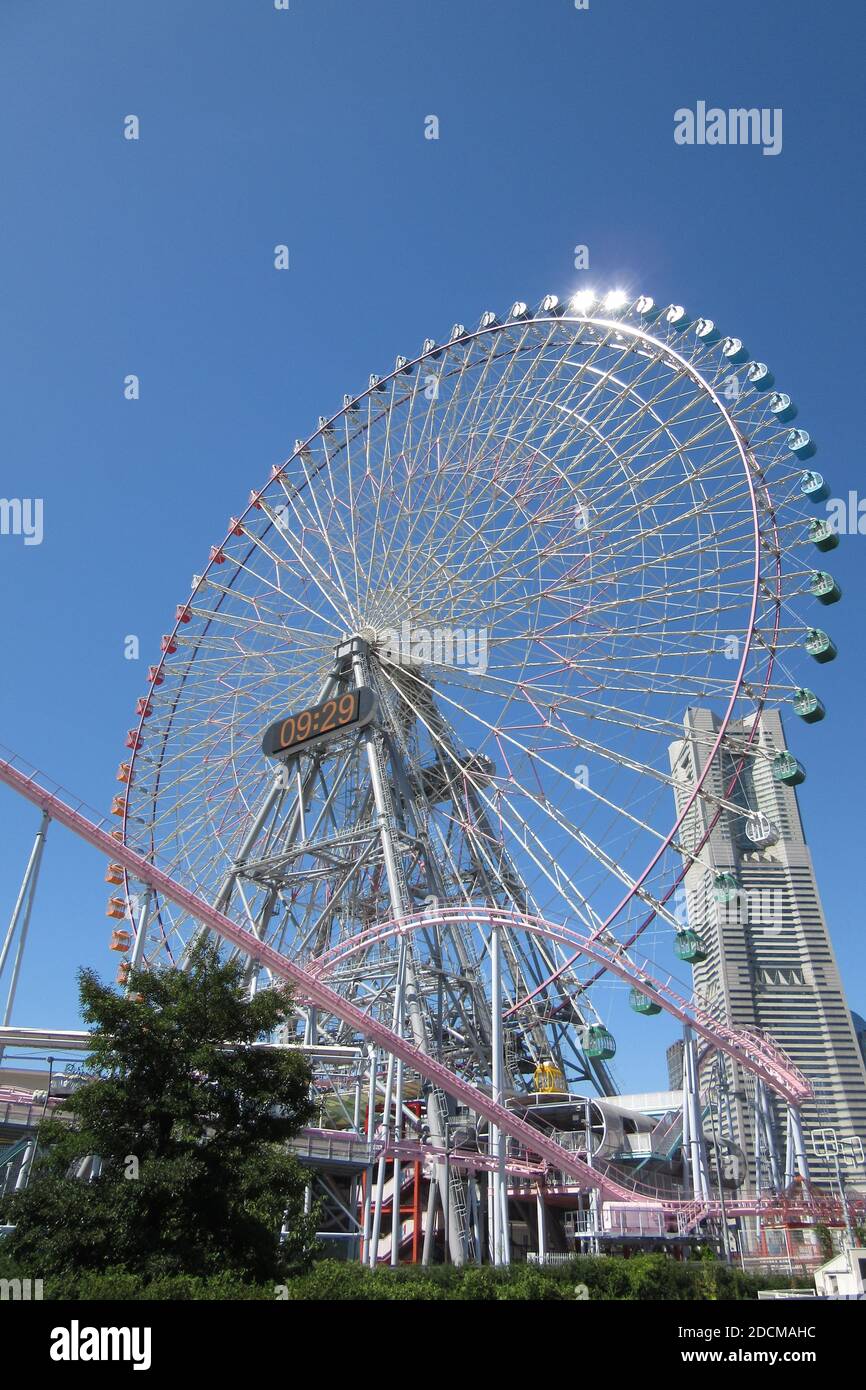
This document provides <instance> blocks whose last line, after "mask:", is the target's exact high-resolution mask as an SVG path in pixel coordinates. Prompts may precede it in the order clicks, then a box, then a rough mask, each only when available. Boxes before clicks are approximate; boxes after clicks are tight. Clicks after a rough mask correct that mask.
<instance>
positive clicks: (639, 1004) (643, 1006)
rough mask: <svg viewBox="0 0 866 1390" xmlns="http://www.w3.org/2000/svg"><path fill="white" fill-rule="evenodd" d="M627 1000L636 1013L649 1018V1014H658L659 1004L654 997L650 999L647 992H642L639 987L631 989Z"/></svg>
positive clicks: (659, 1011) (660, 1009)
mask: <svg viewBox="0 0 866 1390" xmlns="http://www.w3.org/2000/svg"><path fill="white" fill-rule="evenodd" d="M628 1002H629V1004H630V1005H631V1007H632V1008H633V1009H634V1011H635V1013H636V1014H644V1016H645V1017H647V1018H649V1016H650V1015H651V1014H660V1013H661V1011H662V1006H661V1004H657V1003H656V1001H655V1000H654V999H650V997H649V995H648V994H642V993H641V991H640V990H639V989H632V990H631V992H630V993H629V996H628Z"/></svg>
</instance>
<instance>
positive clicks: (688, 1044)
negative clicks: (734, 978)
mask: <svg viewBox="0 0 866 1390" xmlns="http://www.w3.org/2000/svg"><path fill="white" fill-rule="evenodd" d="M686 1132H688V1152H687V1154H686V1157H687V1158H688V1161H689V1165H690V1171H691V1187H692V1195H693V1197H694V1198H695V1200H696V1201H701V1200H703V1201H709V1197H710V1182H709V1174H708V1171H707V1153H706V1148H705V1145H704V1131H703V1124H702V1121H701V1106H700V1079H699V1077H698V1058H697V1049H696V1047H695V1039H694V1035H693V1034H692V1030H691V1028H689V1027H688V1025H686V1026H685V1027H684V1028H683V1142H684V1147H685V1142H686V1140H685V1136H686Z"/></svg>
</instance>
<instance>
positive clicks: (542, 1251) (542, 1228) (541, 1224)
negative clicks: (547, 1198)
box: [535, 1183, 547, 1265]
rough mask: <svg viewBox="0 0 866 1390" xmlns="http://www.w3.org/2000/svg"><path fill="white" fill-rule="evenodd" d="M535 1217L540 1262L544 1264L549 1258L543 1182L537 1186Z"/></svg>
mask: <svg viewBox="0 0 866 1390" xmlns="http://www.w3.org/2000/svg"><path fill="white" fill-rule="evenodd" d="M535 1219H536V1223H537V1225H538V1263H539V1264H540V1265H543V1264H544V1262H545V1260H546V1259H547V1226H546V1215H545V1210H544V1184H543V1183H537V1184H536V1187H535Z"/></svg>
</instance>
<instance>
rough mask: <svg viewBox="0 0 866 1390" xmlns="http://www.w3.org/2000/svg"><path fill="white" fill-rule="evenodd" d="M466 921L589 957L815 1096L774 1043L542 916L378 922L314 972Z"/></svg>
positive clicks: (489, 910)
mask: <svg viewBox="0 0 866 1390" xmlns="http://www.w3.org/2000/svg"><path fill="white" fill-rule="evenodd" d="M467 919H469V920H471V921H473V922H480V923H485V924H487V925H488V926H489V927H491V928H493V927H502V928H512V929H515V928H516V929H517V930H519V931H524V932H527V933H529V934H530V935H535V936H542V937H546V938H547V939H548V940H551V941H557V942H559V943H560V944H561V945H563V946H567V947H568V948H570V949H572V950H574V952H575V956H577V955H585V956H586V957H587V958H588V959H590V960H592V961H594V962H595V963H596V964H598V965H603V966H604V968H605V969H606V970H609V971H610V972H611V974H613V975H617V976H619V978H620V979H621V980H625V981H626V982H627V983H628V984H631V985H633V986H634V987H635V988H636V989H638V990H640V992H641V993H642V994H646V995H647V996H648V997H649V998H650V999H652V1000H653V1001H654V1002H655V1003H657V1004H660V1005H661V1007H662V1008H663V1009H664V1010H665V1011H666V1013H669V1014H672V1015H673V1017H674V1018H677V1019H679V1020H680V1022H681V1023H687V1024H688V1025H689V1027H691V1028H693V1029H694V1031H695V1032H696V1033H698V1034H699V1035H700V1036H701V1037H702V1038H704V1039H705V1040H706V1041H707V1042H708V1043H710V1044H711V1045H712V1046H713V1047H717V1048H719V1050H720V1051H722V1052H726V1053H727V1054H728V1056H730V1057H733V1058H734V1059H735V1060H736V1061H737V1062H739V1063H740V1064H741V1065H742V1066H744V1067H745V1068H746V1069H747V1070H748V1071H750V1072H753V1073H754V1075H756V1076H759V1077H760V1078H761V1079H762V1080H763V1081H765V1082H766V1083H767V1085H768V1086H770V1087H771V1088H772V1090H774V1091H775V1092H776V1093H777V1094H778V1095H780V1096H782V1098H783V1099H784V1100H786V1101H788V1102H789V1103H790V1104H791V1105H800V1104H801V1103H802V1102H803V1101H805V1100H808V1099H809V1098H810V1097H811V1095H812V1087H811V1084H810V1083H809V1081H808V1080H807V1079H806V1077H805V1076H804V1075H803V1073H802V1072H801V1071H799V1070H798V1068H797V1067H796V1066H795V1065H794V1063H793V1062H792V1061H791V1060H790V1058H789V1057H787V1056H786V1055H785V1053H784V1052H782V1050H781V1048H779V1047H777V1046H776V1044H775V1043H772V1042H770V1040H769V1039H767V1038H765V1037H763V1036H762V1035H761V1034H759V1033H750V1032H747V1031H745V1030H742V1029H740V1030H738V1029H734V1028H729V1027H728V1026H727V1025H726V1024H722V1023H719V1022H717V1021H716V1020H715V1019H714V1018H713V1017H712V1016H711V1015H710V1014H709V1013H708V1012H707V1011H706V1010H705V1009H701V1008H699V1007H698V1005H696V1004H694V1003H690V1002H689V1001H688V1000H687V999H684V998H683V996H682V995H680V994H677V992H676V991H675V990H674V989H672V988H671V986H670V984H669V983H664V982H663V981H661V980H657V979H655V978H654V977H653V976H652V974H651V973H650V971H649V969H648V968H647V967H648V962H644V963H641V964H640V965H638V964H635V963H634V962H633V961H632V960H630V959H628V958H627V957H625V956H624V955H620V954H618V952H617V951H613V950H611V949H609V948H608V947H607V946H605V945H604V943H603V942H601V941H599V940H598V938H597V937H595V936H594V935H592V936H590V935H585V934H583V933H581V932H577V931H574V930H572V929H571V928H569V927H563V926H560V925H559V924H558V923H555V922H548V921H546V920H545V919H544V918H543V917H533V916H529V915H527V914H525V913H520V912H513V911H510V910H508V909H506V908H497V907H472V906H468V907H464V906H460V907H445V908H440V909H438V910H437V911H435V912H434V911H430V912H426V913H423V912H419V913H415V914H414V915H412V916H409V917H403V918H394V919H392V920H391V921H390V922H378V923H376V924H375V925H374V926H372V927H369V928H367V930H366V931H363V932H359V933H358V934H357V935H356V936H353V937H350V938H349V939H348V940H347V941H341V942H338V944H337V945H336V946H334V947H333V948H332V949H331V950H330V951H328V952H326V953H325V954H324V955H322V956H320V957H319V958H318V959H317V960H315V961H313V962H311V964H310V966H309V970H310V973H311V974H312V975H314V976H315V977H316V978H321V977H322V976H324V975H326V974H328V973H330V972H331V971H332V970H333V969H334V967H335V966H337V965H340V964H342V963H343V962H344V961H346V960H348V959H349V958H350V957H351V956H353V955H355V954H356V953H357V952H358V951H363V950H366V949H367V948H368V947H370V946H372V945H376V944H379V943H381V942H382V941H385V940H387V939H388V938H389V937H392V936H402V935H404V934H406V933H409V932H415V931H418V930H419V929H420V928H422V927H436V926H447V925H448V924H451V923H455V922H463V921H466V920H467Z"/></svg>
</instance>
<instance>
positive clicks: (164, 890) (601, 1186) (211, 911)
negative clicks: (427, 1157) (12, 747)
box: [0, 759, 633, 1202]
mask: <svg viewBox="0 0 866 1390" xmlns="http://www.w3.org/2000/svg"><path fill="white" fill-rule="evenodd" d="M0 782H5V783H6V785H7V786H8V787H11V788H12V789H13V791H16V792H18V793H19V794H20V795H21V796H23V797H26V798H27V800H28V801H31V802H33V804H34V805H35V806H38V807H39V808H40V809H41V810H43V811H47V813H48V815H49V816H50V817H51V819H52V820H55V821H57V822H58V824H60V825H65V826H66V828H67V829H68V830H71V831H73V832H74V834H76V835H78V836H80V838H81V839H82V840H86V841H87V843H88V844H90V845H93V847H94V848H95V849H99V850H101V851H102V852H103V854H105V855H107V856H108V857H109V858H110V859H112V860H114V861H115V862H116V863H118V864H122V865H123V866H124V868H125V869H127V870H129V872H130V873H132V874H134V875H135V876H136V877H137V878H138V879H139V880H140V881H141V882H142V883H146V884H147V885H148V886H149V887H150V888H152V889H154V890H155V891H156V892H158V893H161V894H162V895H163V897H165V898H167V899H168V901H169V902H173V903H174V904H175V905H176V906H177V907H179V908H180V909H181V910H182V911H183V912H188V913H189V915H190V916H191V917H194V918H195V919H196V920H197V921H199V922H201V923H202V924H203V925H204V926H206V927H209V928H210V930H211V931H213V932H215V933H216V934H217V936H219V937H222V939H223V940H225V941H230V942H231V943H232V945H234V946H237V947H239V948H240V950H242V951H243V952H245V953H246V954H247V955H248V956H250V957H251V958H252V959H253V960H256V961H258V962H259V964H260V965H263V966H264V967H265V968H266V969H267V970H270V971H271V972H272V973H273V974H274V975H276V976H278V977H279V978H280V979H283V980H289V981H290V982H291V983H292V984H294V985H296V986H297V987H298V990H299V992H300V994H301V995H302V996H303V998H304V999H306V1000H308V1001H309V1002H310V1003H311V1004H315V1005H316V1007H317V1008H320V1009H324V1010H325V1011H326V1012H328V1013H330V1014H333V1016H334V1017H335V1018H339V1019H341V1020H342V1021H343V1022H344V1023H347V1024H349V1025H350V1027H352V1028H354V1029H355V1030H356V1031H357V1032H358V1033H359V1034H360V1035H361V1036H362V1037H365V1038H369V1039H370V1041H371V1042H375V1043H376V1044H377V1045H378V1046H379V1047H381V1048H383V1049H384V1050H385V1051H386V1052H388V1053H391V1054H393V1056H395V1057H398V1058H401V1059H402V1061H403V1062H404V1063H406V1064H407V1065H408V1066H410V1067H412V1068H413V1069H414V1070H415V1071H417V1072H419V1073H420V1075H421V1076H423V1077H425V1078H426V1079H427V1080H428V1081H432V1082H433V1083H434V1085H436V1086H440V1087H441V1088H442V1090H443V1091H445V1092H446V1093H447V1094H448V1095H451V1096H453V1097H454V1098H455V1099H456V1100H459V1101H462V1102H463V1104H464V1105H466V1106H467V1107H468V1108H469V1109H470V1110H473V1111H474V1112H475V1113H476V1114H478V1115H483V1116H484V1118H485V1119H486V1120H487V1121H488V1122H489V1123H490V1124H494V1125H496V1126H497V1127H498V1128H499V1129H500V1130H501V1131H502V1132H503V1133H505V1134H507V1135H509V1136H510V1137H511V1138H512V1139H516V1140H518V1141H520V1142H522V1143H523V1144H524V1145H525V1146H526V1148H527V1149H528V1150H529V1151H530V1152H531V1153H535V1154H538V1155H539V1157H540V1158H543V1159H545V1160H546V1161H547V1162H548V1163H549V1164H550V1165H551V1166H552V1167H554V1168H557V1169H559V1170H560V1171H562V1172H564V1173H568V1174H569V1175H570V1176H571V1177H574V1178H576V1179H577V1180H578V1182H579V1183H581V1185H582V1186H583V1187H585V1188H590V1187H595V1188H598V1190H599V1191H600V1192H601V1193H602V1194H603V1195H604V1196H605V1197H607V1198H608V1199H618V1200H620V1201H626V1202H627V1201H630V1200H631V1199H632V1197H633V1193H632V1192H631V1191H630V1190H629V1189H628V1188H627V1187H623V1186H621V1185H620V1184H619V1183H618V1182H615V1181H613V1180H612V1179H609V1178H607V1177H606V1176H605V1175H604V1174H602V1173H599V1172H597V1171H596V1170H595V1169H593V1168H590V1166H589V1165H588V1164H586V1163H584V1162H582V1160H581V1159H579V1158H577V1157H576V1156H575V1155H574V1154H573V1153H569V1152H567V1150H565V1149H563V1148H562V1146H561V1145H560V1144H557V1143H556V1142H555V1141H554V1140H552V1139H549V1138H548V1137H547V1136H546V1135H544V1134H541V1133H540V1132H539V1131H538V1130H537V1129H533V1127H532V1126H531V1125H529V1124H527V1123H526V1122H525V1121H524V1120H521V1119H519V1118H518V1117H517V1116H516V1115H513V1114H512V1113H511V1112H510V1111H509V1110H506V1109H505V1108H504V1106H501V1105H497V1103H496V1102H495V1101H494V1100H492V1099H491V1098H490V1096H487V1095H485V1094H484V1092H483V1091H480V1090H479V1089H478V1087H477V1086H473V1085H472V1084H471V1083H470V1082H468V1081H464V1080H462V1079H461V1078H460V1077H459V1076H455V1074H454V1072H452V1071H450V1070H449V1069H448V1067H445V1066H443V1065H442V1063H441V1062H437V1061H436V1060H435V1058H433V1057H428V1056H427V1054H426V1053H424V1052H422V1051H421V1050H420V1048H417V1047H415V1046H414V1045H413V1044H412V1043H410V1042H408V1041H407V1040H406V1039H405V1038H401V1037H400V1036H399V1035H398V1034H397V1033H395V1032H393V1031H392V1030H391V1029H390V1028H388V1027H386V1026H385V1024H383V1023H380V1022H379V1021H378V1020H377V1019H374V1018H371V1017H370V1016H369V1014H365V1013H363V1012H362V1010H361V1009H359V1008H357V1007H356V1006H355V1005H354V1004H351V1003H349V1001H348V1000H346V999H344V998H343V997H342V995H340V994H337V992H336V991H335V990H333V989H331V988H329V986H327V985H325V984H322V983H321V982H320V981H319V980H317V979H316V978H315V977H314V976H313V975H311V974H310V973H309V972H308V971H306V970H303V969H302V968H301V966H299V965H296V964H295V963H294V961H291V960H289V959H288V958H287V957H286V956H284V955H281V954H280V952H279V951H275V950H274V949H273V948H272V947H271V946H266V945H265V944H264V943H263V942H261V941H259V940H258V938H257V937H255V936H254V935H253V933H252V932H250V931H247V930H246V929H245V928H244V927H241V926H239V925H238V924H237V922H232V921H231V920H230V918H228V917H226V916H224V914H223V913H222V912H218V911H217V910H216V908H214V907H211V906H210V904H209V903H205V902H203V901H202V899H201V898H198V897H196V895H195V893H191V892H190V891H189V889H187V888H184V887H183V886H182V885H181V884H179V883H177V882H176V880H175V879H173V878H171V877H170V875H168V874H166V873H163V871H162V870H161V869H158V868H156V866H155V865H153V864H150V863H148V861H147V860H146V859H144V858H142V856H141V855H140V854H136V852H135V850H132V849H130V848H129V846H128V845H125V844H123V842H122V841H120V840H115V839H113V838H112V836H111V835H110V834H109V833H108V831H106V830H102V829H101V828H100V827H99V826H98V825H96V824H94V822H93V821H91V820H89V819H88V818H87V816H85V815H84V814H83V813H82V812H81V811H80V810H75V809H73V807H71V806H69V805H67V803H66V802H65V801H63V800H61V798H60V797H58V796H55V795H54V794H53V793H52V792H49V791H47V790H46V789H45V788H44V787H42V786H41V785H40V784H39V782H37V781H36V774H35V773H31V774H30V776H25V775H24V773H22V772H19V771H18V769H17V768H14V767H13V766H12V764H11V763H9V762H6V761H5V760H3V759H0Z"/></svg>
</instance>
